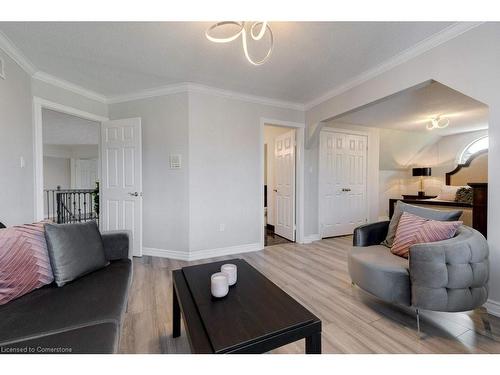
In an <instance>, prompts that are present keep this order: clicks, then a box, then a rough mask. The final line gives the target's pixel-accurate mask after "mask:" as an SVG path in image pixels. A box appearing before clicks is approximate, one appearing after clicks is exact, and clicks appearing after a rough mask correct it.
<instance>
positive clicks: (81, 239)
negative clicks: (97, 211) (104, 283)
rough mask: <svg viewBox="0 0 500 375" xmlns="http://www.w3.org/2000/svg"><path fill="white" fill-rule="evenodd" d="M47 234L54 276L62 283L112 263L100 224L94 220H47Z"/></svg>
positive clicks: (58, 283)
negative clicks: (56, 221)
mask: <svg viewBox="0 0 500 375" xmlns="http://www.w3.org/2000/svg"><path fill="white" fill-rule="evenodd" d="M45 236H46V238H47V247H48V251H49V257H50V263H51V265H52V271H53V272H54V279H55V281H56V284H57V285H58V286H63V285H65V284H66V283H68V282H70V281H73V280H75V279H77V278H79V277H81V276H83V275H85V274H87V273H89V272H92V271H95V270H98V269H100V268H103V267H106V266H107V265H108V264H109V262H108V261H107V260H106V256H105V254H104V246H103V242H102V238H101V234H100V233H99V228H97V224H96V223H95V222H94V221H88V222H85V223H73V224H47V225H46V226H45Z"/></svg>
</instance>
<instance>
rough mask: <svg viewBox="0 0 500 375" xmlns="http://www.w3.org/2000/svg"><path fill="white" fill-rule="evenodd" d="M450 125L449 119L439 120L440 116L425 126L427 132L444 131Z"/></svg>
mask: <svg viewBox="0 0 500 375" xmlns="http://www.w3.org/2000/svg"><path fill="white" fill-rule="evenodd" d="M448 125H450V119H447V118H441V116H437V117H433V118H431V122H429V123H428V124H427V130H433V129H444V128H446V127H447V126H448Z"/></svg>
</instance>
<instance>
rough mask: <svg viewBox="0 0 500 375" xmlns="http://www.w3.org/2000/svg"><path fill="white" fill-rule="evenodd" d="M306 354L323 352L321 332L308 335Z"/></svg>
mask: <svg viewBox="0 0 500 375" xmlns="http://www.w3.org/2000/svg"><path fill="white" fill-rule="evenodd" d="M306 354H321V332H317V333H313V334H312V335H311V336H308V337H306Z"/></svg>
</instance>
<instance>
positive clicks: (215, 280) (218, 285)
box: [210, 272, 229, 298]
mask: <svg viewBox="0 0 500 375" xmlns="http://www.w3.org/2000/svg"><path fill="white" fill-rule="evenodd" d="M210 291H211V293H212V296H214V297H215V298H222V297H225V296H227V293H228V292H229V280H228V277H227V275H226V274H225V273H222V272H217V273H214V274H213V275H212V276H211V277H210Z"/></svg>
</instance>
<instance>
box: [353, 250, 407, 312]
mask: <svg viewBox="0 0 500 375" xmlns="http://www.w3.org/2000/svg"><path fill="white" fill-rule="evenodd" d="M348 268H349V275H350V276H351V279H352V281H353V282H354V283H355V284H357V285H358V286H359V287H361V288H362V289H364V290H366V291H367V292H369V293H371V294H373V295H375V296H377V297H379V298H381V299H383V300H384V301H387V302H391V303H400V304H403V305H407V306H408V305H410V304H411V295H410V290H411V288H410V275H409V273H408V261H407V260H406V259H404V258H402V257H399V256H397V255H394V254H392V253H391V252H390V251H389V249H387V247H385V246H382V245H374V246H368V247H353V248H352V249H351V251H350V252H349V256H348Z"/></svg>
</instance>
